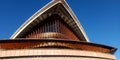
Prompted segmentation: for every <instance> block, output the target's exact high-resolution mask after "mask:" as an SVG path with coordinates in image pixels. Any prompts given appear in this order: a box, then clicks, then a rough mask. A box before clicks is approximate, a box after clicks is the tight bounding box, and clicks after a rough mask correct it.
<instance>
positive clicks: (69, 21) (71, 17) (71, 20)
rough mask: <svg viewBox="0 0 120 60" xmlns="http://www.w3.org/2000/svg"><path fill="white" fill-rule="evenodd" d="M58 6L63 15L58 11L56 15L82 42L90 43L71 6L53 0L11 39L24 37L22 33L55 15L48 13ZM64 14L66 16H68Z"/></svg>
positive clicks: (59, 0) (60, 0)
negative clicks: (62, 19)
mask: <svg viewBox="0 0 120 60" xmlns="http://www.w3.org/2000/svg"><path fill="white" fill-rule="evenodd" d="M57 5H60V9H61V10H62V14H61V13H59V12H58V11H57V12H55V13H57V14H58V15H60V16H61V18H64V19H65V21H66V22H67V24H69V26H71V27H72V28H73V29H74V31H75V32H76V33H77V35H78V36H79V37H80V38H81V39H82V40H84V41H86V42H89V39H88V37H87V35H86V33H85V31H84V29H83V27H82V25H81V24H80V22H79V20H78V19H77V17H76V16H75V14H74V13H73V11H72V9H71V8H70V7H69V5H68V4H67V2H66V1H65V0H52V1H51V2H50V3H48V4H47V5H45V6H44V7H43V8H42V9H40V10H39V11H37V12H36V13H35V14H34V15H33V16H31V17H30V18H29V19H28V20H27V21H26V22H25V23H24V24H23V25H21V27H20V28H19V29H18V30H17V31H16V32H15V33H14V34H13V35H12V36H11V37H10V39H15V38H17V37H18V36H20V35H22V33H24V31H25V30H28V29H29V28H30V27H31V26H32V25H33V24H36V23H37V22H41V20H43V19H44V18H46V15H47V16H49V15H51V14H53V13H51V14H47V13H46V12H48V11H49V10H50V9H52V8H53V7H55V6H57ZM57 7H59V6H57ZM61 7H62V8H61ZM64 9H65V10H64ZM58 10H59V9H58ZM43 14H44V15H45V14H46V15H45V16H44V15H43ZM64 14H66V15H67V16H66V15H64ZM68 16H69V17H68ZM37 18H39V19H40V21H38V19H37ZM73 24H74V25H73ZM28 27H29V28H28Z"/></svg>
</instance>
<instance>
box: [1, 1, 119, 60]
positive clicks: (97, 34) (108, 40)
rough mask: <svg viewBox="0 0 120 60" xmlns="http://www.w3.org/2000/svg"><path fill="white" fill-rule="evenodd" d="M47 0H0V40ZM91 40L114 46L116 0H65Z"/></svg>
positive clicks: (116, 17) (5, 37)
mask: <svg viewBox="0 0 120 60" xmlns="http://www.w3.org/2000/svg"><path fill="white" fill-rule="evenodd" d="M49 1H51V0H0V21H1V22H0V28H1V29H0V39H8V38H9V37H10V36H11V35H12V34H13V33H14V32H15V31H16V29H18V28H19V26H21V24H23V23H24V22H25V21H26V20H27V19H28V18H29V17H30V16H31V15H33V14H34V13H35V12H36V11H38V10H39V9H40V8H42V7H43V6H44V5H45V4H47V3H48V2H49ZM66 1H67V2H68V4H69V5H70V7H71V8H72V10H73V11H74V13H75V14H76V16H77V17H78V19H79V21H80V22H81V24H82V26H83V28H84V29H85V31H86V33H87V35H88V37H89V39H90V41H91V42H95V43H100V44H105V45H109V46H113V47H116V48H118V50H117V51H116V53H115V55H116V57H117V60H120V50H119V49H120V27H119V26H120V0H66Z"/></svg>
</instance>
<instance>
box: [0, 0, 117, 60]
mask: <svg viewBox="0 0 120 60" xmlns="http://www.w3.org/2000/svg"><path fill="white" fill-rule="evenodd" d="M115 51H116V48H114V47H111V46H106V45H102V44H96V43H91V42H90V41H89V39H88V37H87V35H86V33H85V31H84V29H83V28H82V26H81V24H80V22H79V20H78V19H77V17H76V16H75V14H74V13H73V11H72V10H71V8H70V7H69V5H68V4H67V2H66V1H65V0H52V1H51V2H49V3H48V4H47V5H45V6H44V7H43V8H41V9H40V10H39V11H37V12H36V13H35V14H34V15H33V16H31V17H30V18H29V19H28V20H27V21H26V22H25V23H24V24H23V25H21V27H20V28H19V29H18V30H17V31H16V32H15V33H14V34H13V35H12V36H11V38H10V39H5V40H0V60H116V58H115V56H114V53H115Z"/></svg>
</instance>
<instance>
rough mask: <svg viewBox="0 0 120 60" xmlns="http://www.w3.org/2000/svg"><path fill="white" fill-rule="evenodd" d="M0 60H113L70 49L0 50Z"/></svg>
mask: <svg viewBox="0 0 120 60" xmlns="http://www.w3.org/2000/svg"><path fill="white" fill-rule="evenodd" d="M0 60H115V56H114V55H112V54H108V53H100V52H92V51H83V50H72V49H50V48H48V49H21V50H0Z"/></svg>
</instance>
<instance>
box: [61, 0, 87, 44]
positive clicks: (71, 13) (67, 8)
mask: <svg viewBox="0 0 120 60" xmlns="http://www.w3.org/2000/svg"><path fill="white" fill-rule="evenodd" d="M60 1H61V3H62V4H63V6H64V7H65V8H66V10H67V11H68V12H69V14H70V15H71V16H72V18H73V20H74V21H75V22H76V23H77V25H78V27H79V28H80V30H81V32H82V34H83V35H84V37H85V39H86V40H87V42H89V38H88V36H87V35H86V33H85V30H84V28H83V27H82V25H81V23H80V22H79V21H78V18H77V17H76V15H75V14H74V12H73V11H72V9H71V8H70V6H69V5H68V4H67V2H66V1H65V0H60ZM65 5H66V6H65Z"/></svg>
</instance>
